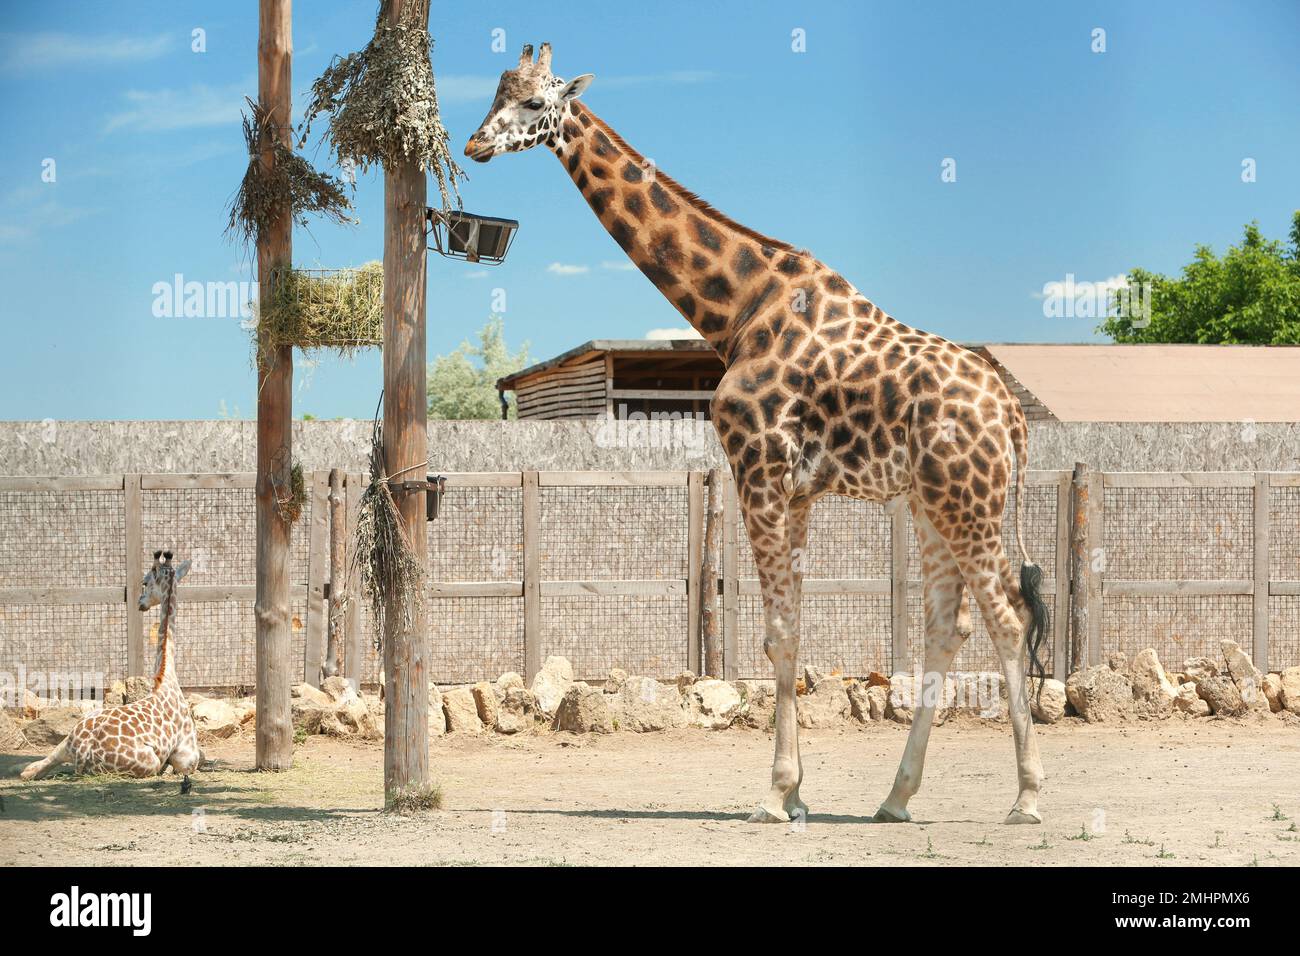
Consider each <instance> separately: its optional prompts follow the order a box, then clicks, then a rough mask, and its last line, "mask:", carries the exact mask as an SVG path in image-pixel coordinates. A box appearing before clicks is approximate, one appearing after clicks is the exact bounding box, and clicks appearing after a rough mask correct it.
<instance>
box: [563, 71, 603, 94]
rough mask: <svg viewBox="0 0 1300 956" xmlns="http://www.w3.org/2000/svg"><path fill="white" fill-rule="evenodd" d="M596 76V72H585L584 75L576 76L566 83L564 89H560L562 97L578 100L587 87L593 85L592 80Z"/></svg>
mask: <svg viewBox="0 0 1300 956" xmlns="http://www.w3.org/2000/svg"><path fill="white" fill-rule="evenodd" d="M595 78H596V74H595V73H584V74H582V76H575V77H574V78H573V79H571V80H569V82H568V83H565V84H564V89H563V90H561V91H560V99H563V100H576V99H577V98H578V97H579V96H581V95H582V93H583V91H584V90H585V89H586V88H587V87H589V86H591V81H592V80H594V79H595Z"/></svg>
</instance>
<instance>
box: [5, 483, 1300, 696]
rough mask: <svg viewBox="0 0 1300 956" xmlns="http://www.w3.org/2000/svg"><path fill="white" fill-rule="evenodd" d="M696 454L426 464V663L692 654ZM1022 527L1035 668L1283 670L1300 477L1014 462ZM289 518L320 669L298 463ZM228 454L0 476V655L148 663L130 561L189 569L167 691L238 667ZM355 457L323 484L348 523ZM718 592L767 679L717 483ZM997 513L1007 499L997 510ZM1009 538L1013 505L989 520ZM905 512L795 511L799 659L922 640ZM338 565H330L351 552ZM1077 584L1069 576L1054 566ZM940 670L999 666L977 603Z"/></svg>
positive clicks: (317, 572) (738, 534)
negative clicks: (1150, 665)
mask: <svg viewBox="0 0 1300 956" xmlns="http://www.w3.org/2000/svg"><path fill="white" fill-rule="evenodd" d="M705 475H706V473H705V472H700V471H656V472H555V471H525V472H492V473H464V474H450V475H448V476H447V485H446V487H447V491H446V495H445V497H444V500H443V503H442V509H441V513H440V516H439V518H438V519H437V520H436V521H433V522H430V523H429V524H428V526H427V527H428V531H429V544H430V549H429V550H430V587H429V596H430V600H431V612H430V628H431V635H432V641H431V669H430V673H431V676H432V677H433V679H435V680H438V681H439V682H444V683H459V682H465V681H469V680H478V679H491V678H494V677H495V676H497V674H498V673H500V672H501V671H504V670H518V671H520V672H522V673H524V674H525V675H526V676H528V677H531V675H532V674H533V673H535V672H536V670H537V669H538V667H540V665H541V662H542V661H543V660H544V658H545V657H546V656H547V655H549V654H563V655H565V656H567V657H569V658H570V659H571V660H572V661H573V663H574V666H575V670H576V671H577V672H578V676H579V677H586V678H599V677H603V676H604V673H605V672H606V671H607V670H608V668H609V667H613V666H620V667H624V668H625V669H627V670H629V671H638V672H641V673H650V674H654V675H656V676H660V677H668V676H671V675H673V674H676V673H678V672H680V671H681V670H684V669H691V670H695V671H699V670H701V669H702V661H703V648H702V646H701V644H702V641H701V628H700V616H699V613H698V612H699V607H700V596H701V591H702V590H703V589H705V588H707V587H709V584H708V583H707V582H705V581H704V580H702V577H701V564H702V559H703V541H704V528H705V511H706V509H705ZM1026 477H1027V488H1026V501H1025V503H1024V507H1025V515H1024V517H1025V522H1026V539H1027V542H1028V545H1029V550H1030V553H1031V555H1032V556H1033V557H1034V558H1035V560H1037V561H1038V562H1039V563H1040V564H1041V565H1042V566H1043V568H1044V578H1045V582H1044V583H1045V587H1046V590H1047V593H1048V595H1049V604H1050V606H1051V607H1052V609H1053V612H1054V614H1053V618H1054V620H1053V627H1052V634H1051V635H1050V644H1051V646H1050V650H1049V654H1048V661H1049V664H1050V665H1051V669H1052V670H1053V672H1054V673H1055V674H1057V675H1064V674H1066V673H1068V672H1070V671H1071V670H1072V669H1075V668H1077V667H1079V666H1082V665H1085V664H1088V663H1098V662H1101V661H1103V660H1105V658H1106V656H1107V655H1108V654H1110V653H1113V652H1115V651H1123V652H1124V653H1126V654H1130V655H1131V654H1133V653H1135V652H1136V651H1137V650H1140V649H1142V648H1144V647H1148V646H1154V647H1156V648H1157V650H1158V652H1159V653H1160V655H1161V658H1162V660H1166V661H1167V662H1169V663H1170V664H1171V665H1178V664H1181V662H1182V660H1183V659H1184V658H1186V657H1189V656H1194V655H1197V654H1201V653H1217V650H1218V647H1217V645H1218V641H1219V640H1220V639H1221V638H1224V637H1231V638H1232V639H1234V640H1237V641H1238V642H1239V643H1241V644H1242V645H1243V646H1245V647H1248V648H1250V649H1252V650H1253V653H1254V657H1255V659H1256V661H1257V662H1258V663H1260V664H1261V666H1263V665H1264V664H1265V662H1267V665H1268V666H1269V667H1270V668H1271V669H1274V670H1276V669H1279V668H1281V667H1285V666H1291V665H1294V664H1300V474H1297V473H1223V474H1218V473H1192V474H1176V473H1101V472H1094V471H1090V470H1088V469H1087V468H1084V467H1082V466H1080V467H1078V468H1076V469H1075V471H1074V472H1073V473H1071V472H1069V471H1031V472H1029V473H1028V475H1027V476H1026ZM306 479H307V487H308V506H307V508H306V509H304V514H303V517H302V519H301V520H300V521H299V523H298V525H297V526H296V527H295V528H294V533H293V560H292V574H293V582H292V593H291V600H292V606H293V615H294V630H293V633H294V642H295V647H294V653H295V659H296V660H300V661H301V662H302V676H303V679H304V680H307V681H309V682H316V681H318V680H319V676H320V669H321V663H322V660H323V657H324V654H325V647H326V635H327V632H328V629H329V627H330V624H329V606H330V601H329V599H330V596H331V592H335V593H336V594H337V593H340V592H342V593H347V592H348V591H352V590H355V589H354V588H350V587H349V586H348V582H347V581H340V582H337V583H336V582H331V580H330V577H331V571H330V550H329V539H330V530H331V529H330V508H329V493H330V475H329V472H324V471H319V472H312V473H309V474H308V475H307V476H306ZM253 481H254V478H253V476H252V475H251V474H206V475H205V474H187V475H181V474H129V475H114V476H102V477H78V478H67V477H52V478H0V669H3V670H7V671H12V670H15V669H16V668H17V666H19V665H22V666H24V667H25V668H26V669H27V670H28V671H29V672H31V671H37V670H48V671H57V670H78V671H82V672H86V671H97V672H100V673H103V674H104V675H106V677H107V678H108V679H113V678H116V677H119V676H125V675H133V674H143V673H147V671H148V669H149V667H150V665H151V662H152V652H151V650H150V649H149V644H148V637H149V624H150V620H151V619H152V617H153V616H152V615H149V618H150V620H146V618H145V615H142V614H141V613H140V612H139V611H138V610H137V608H136V603H135V599H136V595H137V591H138V588H139V582H140V580H141V579H142V577H143V574H144V569H145V567H146V562H147V561H148V555H149V554H150V553H151V552H152V551H153V550H156V549H158V548H170V549H172V550H174V551H175V552H176V553H177V554H178V556H180V557H190V558H191V559H192V560H193V561H194V568H193V570H192V571H191V573H190V575H189V576H188V577H187V579H186V580H185V581H184V582H183V583H182V585H181V586H180V592H179V594H180V599H181V601H182V602H183V606H182V608H181V610H180V615H179V621H178V643H179V645H180V647H179V649H178V660H179V667H180V673H181V680H182V683H183V684H185V685H186V686H189V687H247V686H249V685H250V684H251V682H252V679H253V674H254V668H253V666H252V664H253V658H252V655H253V645H254V638H253V626H252V605H253V600H254V585H253V581H254V568H253V554H254V551H253V507H252V503H253ZM363 483H364V477H363V476H361V475H358V474H348V475H346V476H345V478H344V480H343V481H341V482H340V483H339V484H340V486H341V489H342V491H343V493H344V495H345V498H346V508H345V509H344V513H345V514H346V521H347V528H346V531H347V535H346V537H347V539H348V541H349V543H350V541H351V531H352V529H353V527H354V525H355V518H356V512H357V506H358V501H359V497H360V493H361V489H362V487H363ZM722 499H723V514H722V545H721V561H720V573H719V576H718V579H717V581H716V582H715V583H714V584H713V586H714V587H716V588H717V589H718V600H719V607H720V612H721V613H720V615H719V616H720V618H721V624H722V628H721V630H722V638H723V644H724V652H723V666H724V675H725V676H727V677H729V678H737V677H765V676H769V674H770V668H769V667H768V665H767V661H766V659H765V658H764V656H763V653H762V629H763V628H762V613H761V598H760V594H759V587H758V581H757V577H756V574H755V572H754V567H753V559H752V555H751V553H750V550H749V545H748V540H747V536H746V535H745V532H744V530H743V527H742V525H741V522H740V520H739V512H738V508H737V504H736V498H735V493H734V488H733V487H731V484H730V482H729V481H728V483H727V488H726V490H725V492H724V494H723V495H722ZM1008 518H1009V515H1008ZM1005 524H1006V526H1007V527H1006V530H1005V534H1004V536H1005V540H1006V543H1007V546H1008V553H1010V554H1015V553H1016V551H1015V550H1014V531H1013V528H1012V522H1011V521H1010V520H1007V521H1006V522H1005ZM909 525H910V516H909V515H908V514H907V512H906V509H905V508H904V509H890V508H886V507H882V506H880V505H874V504H870V503H866V502H857V501H851V500H849V499H844V498H827V499H823V501H821V502H819V503H818V505H817V506H816V507H815V508H814V513H813V523H812V527H811V528H810V536H809V546H808V556H809V557H808V559H809V562H810V565H809V567H808V568H807V570H806V572H805V581H804V641H803V651H802V655H801V656H802V658H803V659H804V660H806V661H808V662H810V663H815V664H818V665H819V666H823V667H827V668H830V667H839V668H841V669H842V670H844V672H845V673H865V672H866V671H867V670H881V671H891V670H899V669H910V668H911V667H912V666H913V665H914V664H916V663H919V661H920V658H921V647H922V641H921V635H922V614H921V582H920V561H919V555H918V554H917V550H916V546H915V543H914V541H913V539H912V534H911V529H910V527H909ZM349 563H350V562H349ZM1072 581H1073V582H1074V585H1073V586H1072V585H1071V582H1072ZM975 619H976V622H977V625H976V635H975V637H974V639H972V640H971V641H969V642H967V645H966V647H965V648H963V650H962V652H961V654H960V655H959V657H958V660H957V662H956V663H955V664H954V668H955V669H962V670H985V669H994V668H996V667H997V661H996V657H995V656H994V655H993V652H992V649H991V647H990V646H989V642H988V641H987V639H985V638H984V636H983V628H982V624H980V623H979V622H978V614H976V615H975ZM335 626H336V629H337V633H338V640H339V644H340V646H341V647H342V648H344V651H343V659H344V660H343V663H344V673H345V674H346V675H347V676H349V677H352V678H354V679H356V680H357V681H359V682H363V683H373V682H374V681H375V680H376V679H377V677H378V666H379V664H378V658H377V655H376V654H375V652H374V649H373V642H372V638H373V628H372V626H371V622H370V614H369V610H368V608H366V607H365V606H364V604H363V602H362V601H361V600H352V601H350V602H349V603H348V604H347V605H346V611H345V613H344V614H343V615H342V618H341V620H340V621H338V622H336V625H335Z"/></svg>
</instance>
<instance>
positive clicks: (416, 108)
mask: <svg viewBox="0 0 1300 956" xmlns="http://www.w3.org/2000/svg"><path fill="white" fill-rule="evenodd" d="M390 3H391V0H382V2H381V3H380V5H379V16H378V19H377V21H376V23H375V35H374V38H373V39H371V41H370V43H369V44H367V46H366V48H365V49H364V50H361V51H360V52H358V53H351V54H349V55H347V56H344V57H335V58H334V59H333V61H331V63H330V65H329V66H328V67H327V68H326V69H325V72H324V73H322V74H321V75H320V78H319V79H317V80H316V82H315V83H313V84H312V87H311V102H310V104H309V105H308V107H307V111H306V115H305V118H304V120H303V125H302V137H301V139H300V140H299V146H300V147H301V146H302V144H303V143H305V142H306V141H307V136H308V134H309V133H310V131H311V123H312V121H313V120H314V119H315V118H316V117H317V116H319V115H321V114H322V113H328V114H330V117H331V119H330V125H329V132H328V133H327V134H326V135H327V136H328V138H329V141H330V145H331V146H332V148H333V150H334V154H335V156H336V157H337V159H338V161H339V162H340V163H345V162H351V163H353V164H355V165H356V166H357V167H359V168H361V169H362V170H366V169H368V168H369V167H370V166H371V165H373V164H375V163H378V164H380V165H383V166H391V165H393V164H394V163H399V162H415V163H418V164H419V166H420V168H421V169H428V170H431V171H432V172H433V174H434V176H435V177H436V178H437V180H438V192H439V193H440V194H441V196H442V208H443V209H449V208H451V197H452V194H453V193H454V194H455V197H456V204H457V206H459V205H460V193H459V191H458V190H457V188H456V180H457V179H458V178H464V176H465V173H464V171H463V170H462V169H461V168H460V167H459V166H458V165H457V164H456V161H455V160H454V159H453V158H452V154H451V147H450V145H449V141H448V137H447V130H446V128H445V127H444V126H443V125H442V121H441V119H440V118H439V115H438V93H437V90H436V89H435V87H434V80H433V65H432V63H431V61H430V58H429V57H430V53H431V52H432V50H433V38H432V37H430V35H429V31H428V3H427V0H425V2H409V3H407V4H406V6H405V8H404V9H403V11H402V19H401V20H400V22H398V23H397V24H395V25H394V24H390V23H389V22H388V16H389V10H390Z"/></svg>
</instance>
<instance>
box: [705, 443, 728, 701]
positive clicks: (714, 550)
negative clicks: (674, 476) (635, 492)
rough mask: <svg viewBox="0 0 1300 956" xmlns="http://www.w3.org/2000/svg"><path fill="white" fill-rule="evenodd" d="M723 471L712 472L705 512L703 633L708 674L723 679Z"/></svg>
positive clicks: (714, 470) (710, 473)
mask: <svg viewBox="0 0 1300 956" xmlns="http://www.w3.org/2000/svg"><path fill="white" fill-rule="evenodd" d="M725 483H726V477H725V476H724V474H723V472H722V469H721V468H714V469H712V470H711V471H710V472H709V479H708V491H709V503H708V505H707V507H706V509H705V512H704V560H703V562H702V564H701V569H700V630H701V632H702V639H703V641H704V674H705V675H706V676H708V677H719V678H720V677H722V630H721V628H720V627H719V626H718V625H719V621H718V562H719V557H720V552H721V545H722V487H723V485H724V484H725Z"/></svg>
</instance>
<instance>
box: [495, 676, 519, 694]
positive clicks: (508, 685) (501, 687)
mask: <svg viewBox="0 0 1300 956" xmlns="http://www.w3.org/2000/svg"><path fill="white" fill-rule="evenodd" d="M516 687H518V688H520V689H521V690H522V689H523V687H524V678H523V676H522V675H520V674H516V673H515V672H514V671H506V672H505V673H504V674H502V675H501V676H500V677H498V678H497V698H498V699H500V698H503V697H505V695H506V691H509V690H513V689H514V688H516Z"/></svg>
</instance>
